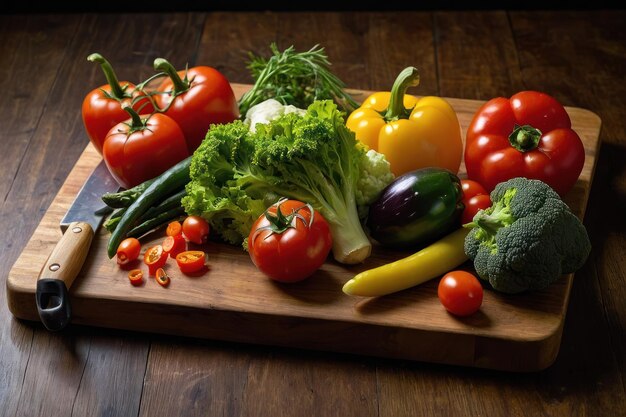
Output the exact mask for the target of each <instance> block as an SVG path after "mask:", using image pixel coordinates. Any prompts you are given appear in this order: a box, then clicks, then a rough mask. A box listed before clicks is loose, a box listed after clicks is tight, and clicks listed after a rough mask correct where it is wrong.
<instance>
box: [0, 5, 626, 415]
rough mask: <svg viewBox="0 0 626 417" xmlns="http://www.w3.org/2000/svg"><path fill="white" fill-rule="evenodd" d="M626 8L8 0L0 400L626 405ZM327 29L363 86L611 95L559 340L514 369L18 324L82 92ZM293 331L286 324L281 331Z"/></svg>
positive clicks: (427, 406)
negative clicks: (172, 5)
mask: <svg viewBox="0 0 626 417" xmlns="http://www.w3.org/2000/svg"><path fill="white" fill-rule="evenodd" d="M625 23H626V12H625V11H622V10H584V11H556V10H543V11H542V10H531V11H522V10H512V11H502V10H482V11H451V10H446V11H435V10H424V11H397V12H383V11H378V12H342V13H332V12H215V11H204V12H203V11H194V12H168V13H129V14H103V13H82V12H81V13H45V14H43V13H39V14H12V15H6V14H5V15H2V16H0V57H1V58H0V92H1V94H2V96H1V97H2V99H1V100H0V127H1V129H0V143H1V145H2V146H1V150H0V167H1V170H0V172H1V173H2V181H1V182H0V196H1V198H2V200H1V201H0V204H1V207H2V208H1V211H0V230H2V234H3V242H4V244H3V248H2V250H1V251H0V266H1V270H2V271H3V272H2V274H0V279H1V280H2V286H1V288H2V290H0V416H29V417H30V416H55V417H56V416H136V415H138V416H179V415H180V416H209V415H210V416H218V415H219V416H282V415H289V416H342V417H345V416H355V417H363V416H394V417H396V416H418V415H426V416H432V415H441V416H451V415H473V416H536V415H542V416H623V415H626V392H625V379H626V337H625V333H624V325H625V323H626V303H625V302H624V300H625V299H626V285H624V277H625V275H626V220H625V217H626V121H625V120H626V118H625V116H624V111H625V109H626V105H625V104H626V84H625V82H624V76H625V75H626V74H625V69H626V29H625V25H624V24H625ZM273 41H275V42H277V44H278V46H279V47H280V48H281V49H283V48H286V47H287V46H289V45H291V44H293V45H294V46H295V47H296V49H305V48H307V49H308V48H310V47H311V46H313V45H314V44H317V43H319V44H321V45H322V46H324V47H325V48H326V51H327V53H328V56H329V58H330V60H331V61H332V62H333V69H334V71H335V72H336V73H337V74H338V75H339V76H340V77H341V78H342V79H343V80H344V81H345V82H346V83H347V84H348V85H349V86H350V87H354V88H361V89H386V88H389V86H390V84H391V83H392V82H393V80H394V78H395V76H396V74H397V73H398V71H399V70H401V69H402V68H404V67H405V66H407V65H415V66H417V67H418V68H420V70H421V74H422V82H421V86H420V87H419V90H417V91H416V94H420V95H426V94H436V95H441V96H447V97H459V98H468V99H479V100H487V99H489V98H491V97H494V96H498V95H504V96H509V95H511V94H513V93H515V92H517V91H520V90H522V89H536V90H541V91H545V92H548V93H550V94H552V95H554V96H555V97H556V98H557V99H559V100H560V101H561V102H562V103H563V104H565V105H569V106H576V107H583V108H587V109H589V110H592V111H594V112H596V113H597V114H598V115H599V116H600V117H601V118H602V121H603V127H602V133H601V140H602V147H601V151H600V154H599V159H598V162H597V170H596V173H595V177H594V180H593V185H592V190H591V196H590V200H589V204H588V209H587V213H586V216H585V219H584V224H585V225H586V227H587V229H588V231H589V234H590V237H591V240H592V244H593V251H592V253H591V256H590V258H589V259H588V261H587V263H586V265H585V266H584V267H583V268H582V269H581V270H580V271H579V272H578V273H577V274H576V278H575V280H574V285H573V289H572V294H571V299H570V304H569V308H568V312H567V319H566V323H565V329H564V334H563V339H562V344H561V350H560V353H559V356H558V358H557V360H556V362H555V363H554V365H552V366H551V367H550V368H548V369H546V370H544V371H542V372H539V373H528V374H512V373H503V372H496V371H488V370H480V369H467V368H459V367H453V366H443V365H433V364H426V363H413V362H406V361H393V360H386V359H378V358H367V357H360V356H356V355H343V354H341V355H340V354H331V353H321V352H313V351H302V350H291V349H280V348H272V347H260V346H252V345H241V344H234V343H227V342H219V341H207V340H196V339H190V338H189V339H188V338H174V337H166V336H161V335H152V334H137V333H130V332H124V331H115V330H104V329H99V328H89V327H79V326H70V327H69V328H68V329H66V330H65V331H63V332H62V333H50V332H47V331H45V330H44V329H43V327H42V326H41V325H40V324H38V323H29V322H22V321H18V320H16V319H14V318H13V316H12V315H11V313H10V312H9V310H8V308H7V303H6V293H5V291H4V281H5V280H6V276H7V274H8V272H9V270H10V269H11V266H12V265H13V263H14V262H15V260H16V258H17V257H18V256H19V254H20V252H21V251H22V249H23V247H24V245H25V244H26V242H27V241H28V239H29V237H30V236H31V234H32V232H33V231H34V229H35V227H36V226H37V224H38V222H39V220H40V219H41V217H42V216H43V214H44V213H45V211H46V209H47V207H48V206H49V204H50V202H51V201H52V199H53V197H54V196H55V194H56V192H57V191H58V189H59V187H60V186H61V184H62V183H63V181H64V180H65V178H66V176H67V175H68V173H69V171H70V169H71V168H72V166H73V165H74V163H75V162H76V160H77V159H78V157H79V155H80V154H81V152H82V151H83V149H84V147H85V145H86V143H87V142H86V141H87V139H86V135H85V132H84V128H83V125H82V120H81V116H80V105H81V102H82V99H83V97H84V95H85V94H86V93H87V92H88V91H89V90H90V89H92V88H93V87H94V86H97V85H100V84H102V83H103V77H102V74H101V72H100V70H99V69H98V68H97V67H96V66H95V65H93V64H90V63H88V62H87V61H86V57H87V55H89V54H90V53H92V52H100V53H102V54H103V55H104V56H105V57H107V58H108V59H109V60H110V61H111V62H112V63H113V64H114V66H115V68H116V70H117V72H118V75H119V77H120V78H121V79H130V80H133V81H134V80H138V79H145V78H146V77H148V76H149V75H152V74H153V73H154V72H153V70H152V66H151V64H152V61H153V60H154V58H156V57H164V58H167V59H168V60H170V61H171V62H172V63H174V65H176V66H178V67H184V65H185V64H186V63H189V64H190V66H192V65H194V64H204V65H212V66H215V67H216V68H218V69H219V70H220V71H222V72H223V73H224V74H225V75H226V76H227V77H228V78H229V80H231V81H232V82H241V83H249V82H251V81H252V79H251V77H250V75H249V73H248V72H247V70H246V68H245V64H246V61H247V52H248V51H253V52H255V53H257V54H263V55H267V54H268V53H269V49H268V47H269V44H270V43H271V42H273ZM286 337H288V335H286Z"/></svg>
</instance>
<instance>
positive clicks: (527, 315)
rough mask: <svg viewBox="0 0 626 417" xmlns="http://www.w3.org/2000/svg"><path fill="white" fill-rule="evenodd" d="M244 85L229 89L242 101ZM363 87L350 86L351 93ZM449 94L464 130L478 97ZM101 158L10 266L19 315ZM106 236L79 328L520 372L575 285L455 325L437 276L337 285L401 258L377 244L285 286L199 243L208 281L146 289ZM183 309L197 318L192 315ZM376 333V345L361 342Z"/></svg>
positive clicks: (591, 145) (99, 240)
mask: <svg viewBox="0 0 626 417" xmlns="http://www.w3.org/2000/svg"><path fill="white" fill-rule="evenodd" d="M248 87H249V86H246V85H234V88H235V90H236V94H237V95H238V96H239V95H241V94H242V92H243V91H245V89H247V88H248ZM366 94H367V92H363V91H361V92H358V91H355V97H356V98H357V99H362V98H363V97H365V95H366ZM448 100H449V102H450V103H451V105H452V106H453V108H455V110H456V111H457V114H458V115H459V120H460V122H461V124H462V126H463V127H464V128H465V127H466V126H467V124H468V122H469V120H470V118H471V116H472V115H473V114H474V113H475V111H476V110H477V109H478V107H479V106H480V105H481V104H482V102H479V101H472V100H460V99H454V98H449V99H448ZM568 110H569V113H570V116H571V118H572V120H573V124H574V127H575V128H576V129H577V131H578V132H579V134H580V135H581V137H582V138H583V141H584V143H585V146H586V152H587V158H586V165H585V167H584V169H583V173H582V174H581V177H580V180H579V181H578V183H577V185H576V187H575V190H574V192H573V193H572V194H570V195H568V198H567V199H566V201H567V202H568V203H569V204H570V206H571V207H572V208H573V210H574V211H575V212H576V213H577V214H579V215H581V214H582V213H583V212H584V208H585V206H586V197H587V191H588V189H589V180H590V178H591V174H592V171H593V167H594V155H595V148H596V147H597V140H598V132H599V127H600V124H599V119H598V118H597V117H596V116H595V115H594V114H593V113H591V112H589V111H586V110H583V109H577V108H572V109H568ZM99 160H100V156H99V155H98V154H97V153H96V152H94V150H93V148H92V147H91V145H89V146H88V147H87V148H86V150H85V152H84V153H83V155H82V156H81V158H80V160H79V162H78V163H77V165H76V167H75V168H74V170H73V171H72V173H71V174H70V176H69V177H68V180H67V182H66V183H65V185H64V186H63V187H62V188H61V191H60V192H59V194H58V196H57V198H56V200H55V202H54V203H53V204H52V205H51V207H50V209H49V210H48V213H47V214H46V216H45V217H44V219H43V221H42V223H41V225H40V227H39V228H38V230H37V231H36V232H35V234H34V236H33V238H32V239H31V242H32V243H31V244H29V245H27V247H26V249H25V251H24V252H23V253H22V256H21V257H20V260H18V262H17V263H16V264H15V266H14V267H13V269H12V271H11V274H10V275H9V280H8V284H7V285H8V295H9V306H10V308H11V311H12V312H13V314H14V315H15V316H17V317H20V318H24V319H29V320H36V319H37V312H36V309H33V305H32V293H33V282H32V279H30V277H31V276H32V272H33V270H34V269H37V268H40V265H42V264H43V263H45V257H46V256H47V255H48V253H49V251H48V246H49V245H50V244H54V243H55V242H56V241H57V240H58V237H59V236H58V233H59V232H58V230H57V225H58V222H59V220H60V218H61V216H62V215H63V213H64V212H65V211H66V210H67V208H68V207H69V204H70V203H71V201H72V199H73V197H74V196H75V195H76V192H77V191H78V189H79V188H80V186H81V185H82V183H83V182H84V180H85V178H86V177H87V175H88V174H89V173H90V171H91V170H92V169H93V167H94V166H95V165H96V164H97V162H98V161H99ZM460 175H461V176H462V175H463V174H462V173H461V174H460ZM107 239H108V234H107V233H106V232H105V231H100V233H98V235H97V236H96V238H94V242H93V244H92V247H91V252H90V256H89V259H88V261H87V262H86V263H85V266H84V268H83V270H82V271H81V274H80V278H79V280H78V282H76V284H75V285H74V288H73V289H72V291H71V301H72V306H73V311H74V313H73V314H74V319H73V320H74V322H75V323H78V324H90V325H95V326H104V327H113V328H123V329H132V330H141V331H150V332H157V333H159V332H162V333H167V334H179V335H185V336H194V337H207V338H212V339H224V340H233V341H240V342H251V343H259V344H277V345H283V346H295V347H304V346H306V347H309V348H314V349H321V350H334V351H345V352H355V350H357V348H358V353H363V354H368V355H379V356H389V357H397V358H407V359H414V360H423V361H429V362H431V361H432V362H442V363H452V364H461V365H469V366H478V367H486V368H501V369H508V370H518V371H525V370H537V369H543V368H545V367H546V366H548V365H549V364H551V363H552V361H553V360H554V358H555V357H556V354H557V352H558V348H559V341H560V331H561V326H562V323H563V319H564V309H565V308H566V306H567V300H568V295H569V286H570V284H571V277H567V278H565V279H562V280H560V281H558V282H557V283H556V284H554V285H553V286H551V287H550V288H549V289H548V290H546V291H543V292H540V293H536V294H528V295H521V296H517V297H514V298H510V297H504V296H502V295H497V294H494V293H488V294H487V296H486V299H485V300H484V302H483V306H482V308H481V314H479V315H477V316H473V317H470V318H468V319H463V320H457V319H454V318H453V317H451V316H450V315H446V314H444V312H443V310H442V308H441V306H440V304H439V301H438V299H437V297H436V296H435V288H436V283H435V282H433V281H431V282H429V283H428V284H426V285H424V286H421V287H418V288H413V289H410V290H407V291H403V292H401V293H398V294H394V295H391V296H388V297H381V298H375V299H355V298H350V297H346V296H345V295H343V293H342V292H341V286H342V285H343V283H344V282H345V281H347V280H348V279H349V278H351V277H352V276H353V275H354V274H355V273H356V272H358V271H362V270H364V269H368V268H372V267H374V266H378V265H381V264H383V263H385V262H388V261H390V260H393V259H398V258H399V257H400V256H404V255H406V254H403V253H397V252H389V251H387V252H385V251H382V250H379V251H378V253H376V254H375V255H374V256H372V257H371V258H370V259H368V260H366V262H364V263H363V264H361V265H358V266H353V267H349V266H345V265H340V264H337V263H335V262H333V261H330V262H327V264H325V265H324V266H323V267H322V268H321V269H320V271H319V272H318V273H317V274H316V275H315V276H313V277H312V278H311V279H310V280H307V281H306V282H304V283H303V284H302V285H294V286H280V285H276V284H274V283H273V282H271V281H269V280H267V279H265V278H264V277H263V276H262V274H261V273H260V272H259V271H258V270H256V268H255V267H254V265H253V264H252V263H251V262H250V259H249V257H248V256H247V254H246V253H245V252H242V251H241V250H240V249H239V248H236V247H232V246H228V245H222V244H211V245H208V246H207V247H205V248H204V249H205V250H206V251H207V253H208V259H209V272H208V273H207V274H205V276H202V277H197V278H189V277H186V276H184V275H182V274H181V273H180V272H179V271H177V270H176V268H172V267H171V266H169V268H168V273H169V274H170V275H171V276H172V279H173V282H172V284H171V285H170V287H169V289H168V291H163V289H162V288H161V287H160V286H158V285H156V283H155V282H153V281H152V280H149V281H148V282H147V283H146V284H145V286H143V287H141V288H135V287H131V286H130V285H129V283H128V282H127V277H126V273H125V272H124V271H120V270H119V268H118V267H117V264H116V263H115V261H114V260H109V259H107V257H106V254H105V251H104V250H103V248H104V247H105V246H106V242H107ZM153 239H154V240H152V241H146V242H144V247H149V246H150V244H151V243H156V242H158V241H159V239H161V236H156V237H154V238H153ZM42 260H43V262H42ZM190 315H191V316H192V317H196V318H197V320H193V322H190V321H189V320H188V317H189V316H190ZM296 323H297V325H296ZM286 327H289V328H291V327H294V330H292V332H291V338H290V340H284V339H283V338H281V337H280V334H281V333H282V332H283V331H284V329H285V328H286ZM373 336H376V338H375V339H374V340H376V343H369V344H367V345H363V344H362V341H363V340H366V339H370V338H372V337H373ZM418 341H420V343H418ZM413 344H415V345H419V347H417V346H413ZM503 345H504V346H508V347H509V348H510V352H508V354H507V355H501V354H499V353H498V352H499V350H500V349H501V348H502V346H503ZM522 346H523V348H522ZM516 349H517V350H516Z"/></svg>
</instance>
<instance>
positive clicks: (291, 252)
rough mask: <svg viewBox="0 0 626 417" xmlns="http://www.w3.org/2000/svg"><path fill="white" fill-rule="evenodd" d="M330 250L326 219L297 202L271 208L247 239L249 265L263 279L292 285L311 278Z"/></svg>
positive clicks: (283, 203)
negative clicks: (263, 275) (251, 263)
mask: <svg viewBox="0 0 626 417" xmlns="http://www.w3.org/2000/svg"><path fill="white" fill-rule="evenodd" d="M279 209H280V210H279ZM279 213H280V214H279ZM331 247H332V238H331V234H330V228H329V226H328V223H327V222H326V219H324V217H323V216H322V215H321V214H320V213H319V212H317V211H314V210H313V208H312V207H311V206H310V205H307V204H305V203H303V202H301V201H297V200H284V201H281V202H279V203H277V204H275V205H273V206H271V207H270V208H269V209H268V210H267V211H266V213H265V214H263V215H261V216H260V217H259V218H258V219H257V220H256V222H255V223H254V225H253V226H252V230H251V231H250V235H249V237H248V251H249V253H250V258H251V259H252V262H253V263H254V264H255V265H256V266H257V268H259V270H261V271H262V272H263V273H265V274H266V275H267V276H269V277H270V278H272V279H274V280H276V281H281V282H296V281H301V280H303V279H305V278H307V277H309V276H311V275H312V274H313V273H314V272H315V271H316V270H317V269H318V268H319V267H320V266H322V264H323V263H324V262H325V261H326V257H327V256H328V253H329V252H330V249H331Z"/></svg>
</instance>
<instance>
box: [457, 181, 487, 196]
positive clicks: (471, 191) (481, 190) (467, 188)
mask: <svg viewBox="0 0 626 417" xmlns="http://www.w3.org/2000/svg"><path fill="white" fill-rule="evenodd" d="M461 189H462V190H463V197H464V198H471V197H474V196H475V195H480V194H488V192H487V190H485V187H483V186H482V185H480V184H479V183H478V182H476V181H473V180H461Z"/></svg>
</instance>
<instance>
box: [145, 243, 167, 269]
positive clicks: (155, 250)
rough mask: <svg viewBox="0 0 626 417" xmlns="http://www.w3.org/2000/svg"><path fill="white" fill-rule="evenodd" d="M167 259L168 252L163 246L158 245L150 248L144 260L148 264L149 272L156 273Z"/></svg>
mask: <svg viewBox="0 0 626 417" xmlns="http://www.w3.org/2000/svg"><path fill="white" fill-rule="evenodd" d="M166 261H167V253H165V251H164V250H163V246H161V245H156V246H152V247H151V248H149V249H148V250H147V251H146V253H144V255H143V262H144V263H145V264H146V265H148V273H149V274H150V275H154V274H155V273H156V271H157V269H159V268H162V267H163V265H165V262H166Z"/></svg>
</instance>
